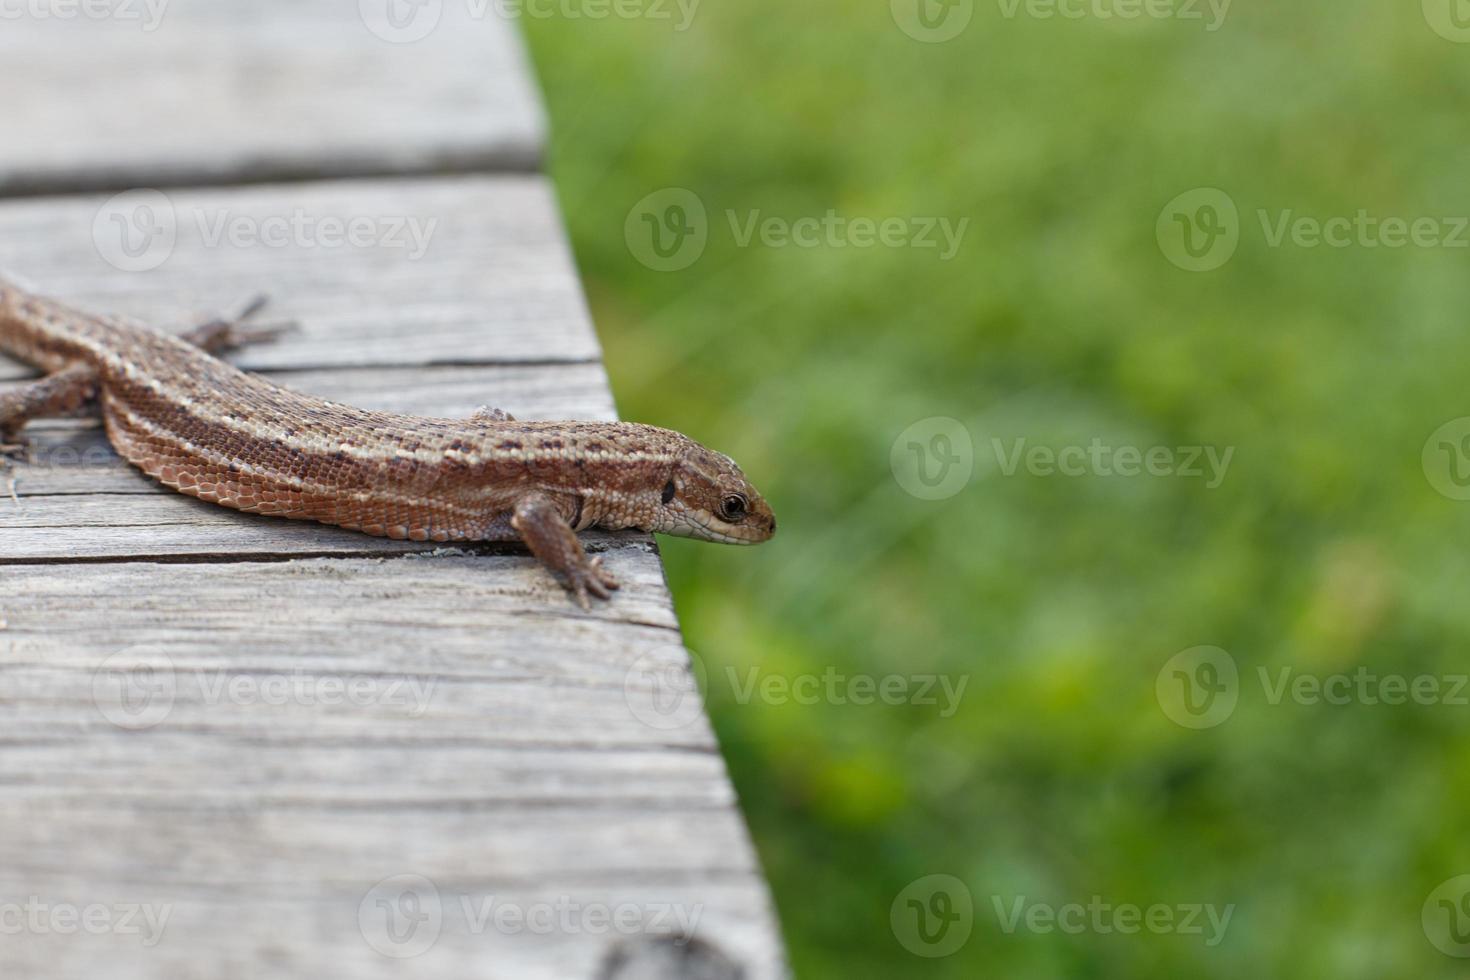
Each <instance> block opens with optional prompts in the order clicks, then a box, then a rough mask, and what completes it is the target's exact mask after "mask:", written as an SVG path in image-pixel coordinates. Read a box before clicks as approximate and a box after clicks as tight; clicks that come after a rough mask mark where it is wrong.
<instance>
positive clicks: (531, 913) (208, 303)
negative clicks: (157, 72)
mask: <svg viewBox="0 0 1470 980" xmlns="http://www.w3.org/2000/svg"><path fill="white" fill-rule="evenodd" d="M106 202H107V197H106V196H105V195H99V196H92V197H66V198H50V199H47V198H29V199H24V200H19V201H12V202H8V203H3V204H0V271H3V272H6V273H12V272H13V273H14V274H16V275H18V276H19V277H21V278H24V279H26V280H29V281H31V282H32V283H33V284H34V285H36V286H38V287H39V288H41V289H43V290H45V291H47V292H49V293H53V294H56V295H62V296H66V297H69V298H71V299H73V300H74V301H75V302H77V303H79V304H82V305H87V306H91V307H95V308H97V309H103V310H114V311H119V312H124V313H127V314H129V315H133V316H137V317H140V318H143V319H146V320H148V321H149V322H151V323H154V324H157V325H159V326H160V327H162V328H165V329H170V330H178V329H183V328H184V327H186V326H188V325H189V323H190V322H191V321H193V320H194V319H197V318H199V317H201V316H204V315H208V314H211V313H215V312H218V311H220V310H223V309H227V308H229V307H231V306H233V305H234V304H237V303H238V302H240V301H241V300H242V299H244V298H246V297H247V296H249V295H250V294H251V293H253V292H256V291H260V290H266V291H269V292H270V293H271V294H272V295H273V297H274V299H275V306H274V307H273V312H272V316H279V317H284V318H289V319H292V320H295V321H297V322H298V325H299V326H298V329H297V331H296V332H294V333H292V334H289V335H287V336H285V337H283V338H282V339H281V340H280V341H279V342H278V343H276V344H273V345H270V346H269V347H259V348H255V349H252V350H247V351H243V352H240V353H239V354H238V355H237V356H235V358H234V359H235V360H236V362H237V363H240V364H241V365H242V366H246V367H249V368H252V369H261V370H264V371H265V372H266V373H268V374H269V375H270V376H272V377H273V378H275V379H276V380H278V381H281V382H282V383H286V384H291V385H293V386H296V387H299V388H301V389H303V390H307V391H311V392H314V393H317V394H320V395H323V396H326V397H330V398H334V399H339V400H343V401H348V402H352V403H356V404H362V405H364V406H367V407H375V408H384V409H390V410H398V411H405V412H414V413H422V414H433V415H444V416H448V417H457V416H461V415H465V414H467V413H468V412H469V411H471V410H473V409H474V408H475V407H477V406H479V405H481V404H487V403H488V404H493V405H497V406H499V407H503V408H506V409H508V410H510V411H511V412H513V413H515V414H517V415H519V416H522V417H525V418H540V417H547V418H552V417H576V418H611V417H615V415H616V413H615V408H614V405H613V403H612V399H611V396H610V394H609V392H608V388H607V384H606V378H605V376H604V374H603V370H602V367H601V365H600V363H599V348H598V345H597V343H596V340H595V338H594V336H593V334H592V331H591V328H590V324H589V321H588V317H587V314H586V310H585V307H584V305H583V301H582V299H581V294H580V288H579V286H578V284H577V280H576V275H575V272H574V270H573V267H572V263H571V259H570V255H569V253H568V251H567V249H566V246H565V244H564V242H563V240H562V235H561V231H560V228H559V226H558V222H557V219H556V212H555V207H554V205H553V202H552V197H551V194H550V192H549V189H548V187H547V185H546V183H545V182H544V180H542V179H541V178H537V177H531V176H501V177H454V178H438V179H416V180H402V181H381V182H380V181H363V182H355V181H343V182H321V183H308V184H293V185H281V186H273V185H260V186H251V187H246V188H220V189H210V190H191V191H186V192H170V193H169V195H168V204H169V207H170V208H173V209H174V210H175V214H176V215H177V216H181V217H179V219H178V220H177V221H176V223H175V225H174V227H175V229H176V233H175V234H174V236H173V239H172V242H171V243H170V247H169V248H168V249H167V254H166V255H165V256H163V258H162V261H159V262H157V263H156V264H154V265H151V266H150V267H147V268H134V267H130V263H129V262H128V261H125V259H126V256H127V253H125V252H124V253H118V252H116V251H113V252H109V251H108V249H109V247H110V246H109V245H108V243H107V242H108V240H106V239H104V240H103V243H102V244H100V245H99V243H98V240H97V237H96V234H101V233H95V234H94V226H95V225H96V223H97V218H98V215H99V214H100V215H103V216H104V217H105V216H106V215H107V214H109V213H110V212H107V211H106ZM221 212H225V213H228V214H229V215H232V216H234V217H237V218H243V220H244V221H245V222H246V227H254V228H263V227H265V226H266V223H267V222H268V221H270V220H271V219H276V218H280V217H282V216H285V217H287V218H289V217H290V216H291V215H293V214H298V213H304V214H306V215H307V216H309V217H312V218H314V219H315V220H316V221H317V222H318V223H320V222H321V221H326V220H330V219H337V220H340V221H342V222H344V223H350V222H351V221H352V220H353V219H354V218H359V217H363V216H367V217H368V218H374V217H377V218H382V217H383V216H390V217H418V218H420V219H423V220H425V221H427V220H428V219H430V218H433V219H437V222H438V223H437V225H436V230H435V232H434V233H433V234H432V236H430V237H429V239H428V240H427V241H426V242H425V247H424V249H423V250H422V253H421V254H418V255H413V254H410V252H409V251H408V250H405V249H396V248H391V247H384V246H383V245H382V243H381V242H375V241H366V242H360V243H358V244H355V245H354V244H347V245H343V246H340V247H338V246H324V245H323V244H322V242H320V241H319V240H314V239H312V237H311V236H310V235H308V236H306V237H301V236H298V235H297V234H296V233H295V232H291V233H288V234H287V235H286V236H285V238H284V239H283V240H282V241H281V242H280V243H279V244H270V243H266V242H264V241H262V240H259V239H255V238H251V237H250V236H249V235H243V236H235V237H234V238H231V237H230V236H228V235H226V236H223V237H221V238H220V239H219V240H217V241H211V240H210V237H209V234H208V229H209V228H210V227H212V226H211V224H210V222H212V221H215V220H216V217H215V216H217V215H218V214H219V213H221ZM196 214H202V215H205V216H207V220H205V221H203V222H202V223H201V222H200V221H196V220H195V219H194V217H193V216H194V215H196ZM155 217H156V215H155ZM103 227H104V231H105V230H107V229H108V228H109V227H110V225H109V224H108V223H107V222H105V221H104V222H103ZM318 227H320V224H318ZM144 251H145V252H146V248H145V249H144ZM119 254H121V255H122V256H123V257H124V258H122V259H120V258H119ZM109 255H110V256H111V257H112V258H113V259H114V260H116V261H113V262H109V260H108V256H109ZM152 258H157V256H151V257H149V261H150V262H151V261H152ZM145 264H146V263H145ZM30 374H31V372H30V371H29V370H28V369H26V368H25V367H23V366H21V365H15V364H12V363H9V362H5V361H0V389H3V388H4V387H6V386H9V385H13V384H16V383H19V381H20V379H23V378H26V377H29V376H30ZM31 434H32V436H33V437H34V439H35V452H36V457H37V459H36V463H35V464H34V465H29V466H26V465H22V466H20V467H18V468H17V471H16V476H17V478H18V483H17V493H18V496H19V500H18V501H10V500H8V499H7V498H5V497H3V496H0V622H3V626H0V747H3V750H0V913H5V912H6V910H7V909H11V908H14V909H15V910H17V914H25V915H33V916H39V918H38V919H36V921H37V922H39V923H40V924H39V925H32V926H30V927H28V928H26V929H24V930H22V931H21V933H20V934H18V935H6V936H4V937H0V974H3V975H5V976H45V977H48V978H51V977H57V978H63V980H66V978H72V977H76V978H82V977H87V978H91V977H96V976H108V977H115V978H120V980H134V978H137V980H142V978H157V977H181V978H182V977H188V978H194V977H204V978H216V977H218V978H233V977H255V976H272V977H288V978H289V977H313V978H315V977H321V976H331V977H354V978H356V977H362V978H377V977H410V976H411V977H418V976H423V977H431V976H432V977H444V976H448V977H458V976H474V977H487V978H515V980H519V978H531V980H537V978H547V980H551V978H556V980H565V978H589V980H591V978H604V977H607V978H632V977H639V978H643V977H659V976H667V977H682V976H690V977H710V978H714V977H720V978H733V977H737V976H739V977H745V978H751V980H763V978H770V977H779V976H782V975H784V969H785V968H784V964H783V956H782V953H781V946H780V941H779V939H778V936H777V930H776V926H775V922H774V918H773V916H772V913H771V909H770V901H769V896H768V894H767V891H766V886H765V884H764V882H763V880H762V878H761V875H760V871H759V867H758V863H757V861H756V860H755V856H754V853H753V849H752V847H751V845H750V842H749V840H748V837H747V834H746V831H745V828H744V825H743V822H742V820H741V818H740V815H739V811H738V808H737V806H736V801H735V800H734V795H733V791H732V789H731V787H730V784H729V780H728V777H727V775H726V773H725V769H724V765H723V763H722V761H721V759H720V757H719V752H718V746H717V745H716V743H715V740H714V737H713V734H712V732H711V730H710V728H709V725H708V722H707V721H706V719H705V717H704V715H703V713H702V711H701V710H700V707H699V704H698V700H697V695H695V694H694V693H692V692H691V691H690V689H689V685H690V673H689V657H688V654H687V652H686V651H685V649H684V647H683V641H682V638H681V636H680V633H679V629H678V622H677V620H676V618H675V616H674V612H673V609H672V603H671V600H670V597H669V594H668V591H667V588H666V586H665V584H664V580H663V573H662V568H661V565H660V561H659V558H658V554H657V551H656V550H655V548H654V546H653V542H652V541H651V540H650V539H649V538H647V537H646V536H641V535H608V534H604V535H596V536H591V537H590V538H589V545H590V546H591V547H593V548H595V549H597V550H599V551H600V552H602V553H603V554H604V556H605V560H606V561H607V563H608V565H609V566H610V567H611V569H612V570H613V571H614V572H615V573H616V574H617V575H618V576H619V577H620V578H621V580H622V581H623V583H624V588H623V589H622V591H621V592H619V593H618V594H617V596H616V598H615V600H614V601H613V602H612V603H610V604H607V605H603V606H599V607H597V608H596V609H594V610H593V611H591V612H590V613H586V612H583V611H582V610H580V609H578V608H577V607H576V606H575V605H574V604H573V603H571V602H570V600H569V599H568V598H567V597H566V595H565V593H564V592H563V590H562V589H561V588H560V587H559V586H557V585H556V584H555V583H554V582H553V581H552V579H551V578H550V577H549V576H548V575H547V573H546V572H545V571H544V570H543V569H541V568H540V567H539V566H538V565H537V564H536V563H535V562H534V561H533V560H532V559H531V558H530V557H529V556H528V555H526V554H524V553H523V552H522V551H521V550H520V549H518V548H515V547H513V546H511V547H492V548H484V549H470V550H469V551H455V550H453V549H441V548H437V547H435V546H432V545H416V544H411V543H400V542H391V541H386V540H383V539H375V538H369V537H365V536H362V535H356V534H351V533H349V532H343V531H340V530H336V529H331V528H325V527H318V526H316V525H310V524H299V523H293V522H286V521H274V520H269V519H263V518H254V517H249V516H246V515H239V514H235V513H233V512H230V511H226V510H223V509H220V508H217V507H213V506H210V505H206V504H202V503H200V502H198V501H194V500H191V499H189V498H186V497H182V496H179V495H177V494H173V493H170V492H167V491H164V490H161V489H159V488H158V487H156V486H155V485H153V484H152V483H151V482H150V481H149V480H147V479H146V478H145V477H142V476H141V475H139V474H138V473H136V472H134V471H132V470H130V469H129V468H128V467H126V466H125V465H124V464H123V463H122V462H121V461H120V460H118V459H117V458H116V456H115V455H113V454H112V453H111V451H110V450H109V449H108V447H107V445H106V443H105V440H103V438H102V434H101V432H100V431H99V430H98V429H97V427H96V426H95V424H93V423H91V422H88V421H86V420H77V421H57V422H49V423H46V424H44V425H39V426H37V427H35V428H34V429H33V431H32V433H31ZM38 904H39V905H41V906H44V907H45V909H46V911H38V910H37V909H36V908H35V906H36V905H38ZM58 916H59V918H58ZM86 916H91V917H93V920H94V924H95V925H97V928H96V929H95V930H93V929H90V928H89V927H87V926H85V925H78V924H77V923H79V922H83V921H84V919H85V917H86ZM125 916H130V918H128V919H127V923H126V926H124V924H123V922H122V920H123V918H124V917H125ZM73 917H75V920H76V921H73ZM690 930H692V933H693V936H694V940H693V941H692V942H689V943H685V944H683V945H680V944H679V943H678V942H675V941H674V940H675V938H676V937H682V936H683V934H684V932H685V931H690ZM660 937H662V938H660ZM660 971H662V972H660Z"/></svg>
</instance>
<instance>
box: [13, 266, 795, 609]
mask: <svg viewBox="0 0 1470 980" xmlns="http://www.w3.org/2000/svg"><path fill="white" fill-rule="evenodd" d="M248 339H249V337H248V335H247V334H245V333H243V332H241V331H239V330H238V329H236V327H235V325H232V324H229V323H224V322H215V323H211V324H207V325H205V326H203V327H201V328H199V329H198V330H196V331H194V332H193V333H191V334H190V335H189V336H188V338H187V339H184V338H175V337H169V336H165V335H162V334H159V333H155V332H154V331H152V330H149V329H147V328H146V327H143V326H140V325H138V324H135V323H131V322H128V321H125V320H122V319H118V318H115V317H102V316H95V315H91V314H87V313H82V312H79V311H76V310H73V309H70V308H68V307H66V306H63V305H62V304H60V303H57V302H54V301H52V300H47V299H43V298H40V297H37V296H34V295H32V294H29V293H27V292H25V291H24V290H21V289H20V288H18V287H15V286H11V285H7V284H5V283H3V282H0V350H3V351H5V352H6V353H9V354H11V355H13V356H15V357H18V358H20V359H21V360H24V361H26V362H28V363H30V364H33V365H35V366H36V367H38V368H41V369H42V370H44V371H47V372H48V373H49V377H47V378H44V379H42V380H41V381H38V382H35V383H34V384H33V385H31V386H28V387H26V388H22V389H20V390H19V391H16V392H12V393H10V394H7V395H4V396H0V444H16V443H18V441H19V432H20V429H21V427H23V426H24V425H25V424H26V423H27V422H29V421H30V420H32V419H34V418H39V417H44V416H47V415H58V414H69V413H72V412H74V411H76V410H78V409H79V408H81V407H83V406H85V405H86V404H88V403H89V402H90V401H91V400H92V399H94V398H95V399H97V400H98V401H99V402H100V405H101V412H102V418H103V422H104V424H105V426H106V430H107V436H108V439H109V440H111V442H112V445H113V446H114V447H115V448H116V449H117V451H118V453H119V454H120V455H121V456H122V457H123V458H124V459H126V460H127V461H128V462H130V463H132V464H133V465H134V466H136V467H138V468H139V469H141V470H142V471H143V472H145V473H147V474H148V475H149V476H151V477H153V478H154V479H156V480H158V481H159V482H161V483H163V484H164V485H165V486H168V487H172V488H173V489H175V490H178V491H179V492H181V493H185V494H189V495H190V496H194V497H198V498H199V499H201V500H208V501H211V502H213V503H217V504H220V505H221V506H224V507H230V508H233V509H235V510H241V511H246V512H248V513H252V514H262V515H266V516H271V517H285V518H290V519H293V520H309V521H318V522H320V523H323V524H333V525H337V526H339V527H344V528H349V529H352V530H356V531H362V532H364V533H366V534H373V535H379V536H385V537H390V538H400V539H408V540H411V541H444V542H471V541H507V540H522V541H524V542H525V543H526V545H527V546H528V547H529V548H530V549H531V551H532V552H533V553H534V554H535V555H536V556H537V557H538V558H539V559H540V560H541V561H542V562H543V563H545V564H546V565H547V566H548V567H550V568H551V569H552V570H553V571H554V572H556V573H557V574H558V575H559V576H560V578H561V579H562V581H563V582H564V584H565V585H566V586H567V587H568V588H569V589H570V590H571V591H572V592H573V594H574V595H575V596H576V598H577V600H578V601H579V602H580V603H581V604H582V605H583V606H584V607H586V606H588V605H589V596H597V597H599V598H608V597H609V595H610V593H609V590H610V589H614V588H617V583H616V582H615V581H613V579H612V577H611V576H610V575H609V574H608V573H607V572H606V571H605V570H603V569H602V568H601V567H600V566H599V564H598V562H597V561H596V560H594V559H590V558H589V557H588V556H587V554H586V553H585V552H584V551H583V549H582V546H581V544H580V542H579V541H578V540H577V537H576V532H578V531H582V530H586V529H588V528H593V527H599V528H605V529H608V530H620V529H624V528H637V529H639V530H643V531H653V532H657V533H661V534H673V535H679V536H683V537H692V538H699V539H703V540H707V541H721V542H725V543H729V544H756V543H758V542H761V541H765V540H767V539H769V538H770V537H771V535H773V534H774V533H775V530H776V519H775V516H774V515H773V514H772V513H771V509H770V507H769V506H768V505H767V504H766V502H765V500H764V499H762V497H761V496H760V494H759V493H757V492H756V490H755V488H753V487H752V486H751V485H750V483H749V482H748V481H747V480H746V479H745V476H744V474H743V473H741V471H740V468H739V467H738V466H736V465H735V463H734V462H733V461H732V460H730V459H729V458H728V457H726V456H722V455H720V454H718V453H715V452H712V451H710V450H709V449H706V448H705V447H703V446H701V445H699V444H698V443H696V442H695V441H693V440H692V439H689V438H688V437H687V436H683V435H680V434H679V433H677V432H672V431H670V430H668V429H659V428H655V427H653V426H648V425H638V424H634V423H628V422H616V423H603V422H518V421H516V420H514V419H512V418H511V417H510V416H508V415H506V414H505V413H504V412H500V411H492V410H490V409H481V410H480V411H479V412H477V413H476V414H475V415H473V416H471V417H470V418H469V419H430V418H415V417H412V416H406V415H393V414H389V413H386V412H369V411H364V410H362V409H357V408H352V407H350V406H347V405H339V404H336V403H334V402H329V401H324V400H322V399H320V398H312V397H310V396H308V395H303V394H300V393H298V392H294V391H291V390H290V389H288V388H283V387H281V386H279V385H276V384H272V383H271V382H269V381H266V380H264V379H262V378H259V377H256V376H253V375H249V374H245V373H244V372H242V371H239V370H237V369H235V368H234V367H231V366H230V365H229V364H226V363H225V362H224V361H221V360H219V359H217V358H215V357H214V356H212V354H211V353H210V352H211V351H214V352H218V351H220V350H223V349H226V348H228V347H231V346H236V345H238V344H239V343H240V342H242V341H244V340H248Z"/></svg>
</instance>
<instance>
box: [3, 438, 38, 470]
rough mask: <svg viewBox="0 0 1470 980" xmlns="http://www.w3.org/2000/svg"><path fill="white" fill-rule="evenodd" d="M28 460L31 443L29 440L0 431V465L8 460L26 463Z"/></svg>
mask: <svg viewBox="0 0 1470 980" xmlns="http://www.w3.org/2000/svg"><path fill="white" fill-rule="evenodd" d="M30 459H31V441H30V440H29V439H27V438H25V437H24V436H18V435H10V434H7V433H5V432H3V431H0V465H3V463H5V462H7V461H10V460H15V461H18V462H22V463H28V462H30Z"/></svg>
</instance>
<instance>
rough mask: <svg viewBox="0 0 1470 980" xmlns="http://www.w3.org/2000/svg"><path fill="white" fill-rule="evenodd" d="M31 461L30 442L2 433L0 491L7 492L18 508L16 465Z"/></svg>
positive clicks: (0, 445) (0, 443)
mask: <svg viewBox="0 0 1470 980" xmlns="http://www.w3.org/2000/svg"><path fill="white" fill-rule="evenodd" d="M30 459H31V443H30V440H28V439H26V438H24V437H22V436H18V435H11V434H8V433H6V432H4V431H0V489H3V490H4V491H5V495H6V496H7V497H9V498H10V499H11V500H12V501H13V502H14V503H15V505H16V506H17V507H19V506H20V496H19V495H18V494H17V493H16V492H15V465H14V464H15V463H17V462H23V463H28V462H30Z"/></svg>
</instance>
